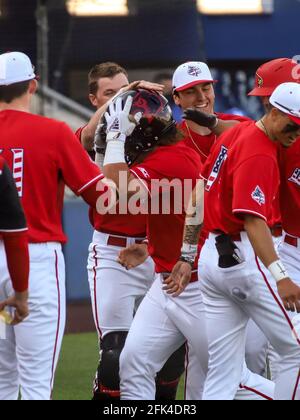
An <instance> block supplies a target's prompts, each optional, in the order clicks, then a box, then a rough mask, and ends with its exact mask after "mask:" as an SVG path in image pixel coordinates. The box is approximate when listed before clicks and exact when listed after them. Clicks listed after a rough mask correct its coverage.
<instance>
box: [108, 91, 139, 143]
mask: <svg viewBox="0 0 300 420" xmlns="http://www.w3.org/2000/svg"><path fill="white" fill-rule="evenodd" d="M132 101H133V98H132V97H131V96H129V97H128V98H127V100H126V102H125V105H124V106H123V104H122V98H117V99H116V100H115V101H114V102H113V103H111V104H110V106H109V112H106V113H105V119H106V123H107V130H106V133H107V137H106V141H107V142H109V141H111V140H120V141H123V142H125V140H126V137H127V136H130V135H131V134H132V132H133V131H134V129H135V127H136V126H137V125H138V124H139V122H140V119H141V118H142V113H140V112H139V113H137V114H136V115H135V116H134V117H133V116H132V115H130V110H131V106H132Z"/></svg>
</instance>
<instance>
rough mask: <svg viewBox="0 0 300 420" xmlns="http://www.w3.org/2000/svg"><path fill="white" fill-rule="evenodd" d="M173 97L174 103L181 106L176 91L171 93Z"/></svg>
mask: <svg viewBox="0 0 300 420" xmlns="http://www.w3.org/2000/svg"><path fill="white" fill-rule="evenodd" d="M173 99H174V102H175V104H176V105H177V106H180V107H181V104H180V98H179V94H178V93H177V92H176V91H175V92H174V93H173Z"/></svg>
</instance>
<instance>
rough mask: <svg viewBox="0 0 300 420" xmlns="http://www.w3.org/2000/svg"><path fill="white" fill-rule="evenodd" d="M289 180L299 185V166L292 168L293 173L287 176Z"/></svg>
mask: <svg viewBox="0 0 300 420" xmlns="http://www.w3.org/2000/svg"><path fill="white" fill-rule="evenodd" d="M289 181H290V182H293V183H294V184H297V185H299V187H300V168H297V169H295V170H294V172H293V175H292V176H291V177H290V178H289Z"/></svg>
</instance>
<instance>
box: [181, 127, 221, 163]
mask: <svg viewBox="0 0 300 420" xmlns="http://www.w3.org/2000/svg"><path fill="white" fill-rule="evenodd" d="M184 125H185V128H186V130H187V133H188V135H189V138H190V139H191V141H192V143H193V145H194V146H195V147H196V149H197V150H198V151H199V153H200V154H201V155H202V156H204V157H205V159H207V158H208V155H206V154H205V153H204V152H202V150H201V149H200V147H199V146H198V144H197V143H196V141H195V140H194V138H193V136H192V133H191V130H190V127H189V126H188V124H187V122H186V121H185V122H184ZM216 139H217V136H215V141H216Z"/></svg>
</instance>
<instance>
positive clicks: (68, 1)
mask: <svg viewBox="0 0 300 420" xmlns="http://www.w3.org/2000/svg"><path fill="white" fill-rule="evenodd" d="M299 16H300V0H127V1H126V0H107V1H106V0H0V52H1V53H3V52H7V51H15V50H17V51H23V52H25V53H26V54H28V55H29V56H30V57H31V58H32V61H33V62H34V63H36V67H37V72H38V74H39V76H40V93H39V95H38V97H37V99H36V101H35V104H34V112H36V113H40V114H45V115H47V116H50V117H54V118H57V119H61V120H64V121H66V122H67V123H68V124H69V125H70V126H71V127H72V128H73V129H74V130H75V129H77V128H78V127H80V126H81V125H83V124H85V123H86V121H87V120H88V119H89V117H90V116H91V115H92V111H93V110H92V108H90V106H89V102H88V99H87V73H88V71H89V70H90V68H91V67H92V66H93V65H94V64H96V63H100V62H104V61H116V62H118V63H119V64H121V65H122V66H124V67H125V68H126V69H128V71H129V76H130V79H131V80H139V79H146V80H151V81H153V80H154V79H155V76H156V75H157V74H158V73H161V72H163V73H170V74H172V72H173V71H174V69H175V68H176V67H177V66H178V65H179V64H181V63H183V62H185V61H190V60H195V61H207V62H208V64H209V65H210V67H211V68H213V71H214V76H215V78H216V79H217V80H218V81H219V82H218V84H217V85H216V94H217V102H216V110H217V111H221V112H222V111H223V112H228V111H229V112H230V111H231V112H236V113H237V112H239V113H243V114H246V115H249V116H250V117H253V118H256V117H257V116H258V115H259V114H260V112H261V109H260V104H259V102H258V101H257V99H256V98H248V97H247V92H248V91H249V90H250V89H251V87H252V86H253V83H254V74H255V70H256V68H257V67H258V66H259V65H260V64H261V63H263V62H264V61H267V60H270V59H273V58H278V57H295V56H298V54H300V47H299V39H300V36H299V32H300V26H299ZM298 58H299V60H300V57H298ZM232 110H234V111H232ZM178 118H180V116H178ZM41 141H42V139H41ZM87 211H88V210H87V208H86V206H85V205H84V204H83V203H82V201H81V200H78V199H75V198H74V197H73V196H72V195H67V196H66V206H65V210H64V226H65V230H66V232H67V234H68V236H69V243H68V245H67V246H65V250H64V251H65V256H66V267H67V298H68V303H69V311H68V324H67V332H82V331H85V332H87V331H94V327H93V322H92V318H91V311H90V308H89V291H88V283H87V275H86V259H87V249H88V244H89V242H90V240H91V237H92V229H91V227H90V226H89V224H88V219H87ZM81 340H82V342H77V343H78V346H77V347H76V348H77V349H78V350H77V351H72V348H73V349H74V345H75V344H74V342H75V341H74V342H73V341H72V337H70V338H69V341H66V342H65V343H66V344H65V348H64V352H63V359H62V360H63V363H62V364H61V366H63V368H62V367H60V370H59V372H58V381H57V382H58V383H59V385H58V387H60V386H61V390H63V389H64V385H63V384H64V378H65V375H68V374H70V372H69V370H72V368H74V366H80V367H81V368H82V369H86V371H89V369H90V368H89V367H88V366H86V367H84V360H86V355H84V356H85V357H82V360H81V359H78V360H77V359H76V358H75V359H72V358H71V359H69V357H68V356H67V355H69V354H70V353H72V354H73V355H77V356H76V357H80V354H79V356H78V352H80V345H82V346H85V347H87V346H88V343H94V342H96V340H95V336H94V335H93V334H92V335H88V336H86V335H83V336H82V337H81ZM92 347H93V349H91V351H94V352H96V349H95V348H94V345H93V346H92ZM74 357H75V356H74ZM96 357H97V354H96V353H93V354H92V355H90V357H88V358H89V360H92V363H91V365H92V367H93V369H94V366H95V362H94V359H95V358H96ZM68 369H69V370H68ZM82 374H83V376H84V373H83V372H82ZM90 374H91V375H93V370H92V372H90ZM77 377H78V375H77ZM90 380H91V378H89V379H88V380H87V381H88V383H89V384H90ZM85 386H86V387H87V386H89V385H87V383H86V384H85V385H84V384H83V385H82V386H81V385H79V388H81V389H82V388H83V389H85V388H84V387H85ZM56 392H58V394H59V395H60V397H62V395H63V394H62V393H60V392H59V391H56ZM61 392H63V391H61ZM58 394H57V395H58ZM83 394H84V391H83ZM65 396H66V397H68V395H65ZM82 396H83V395H81V394H80V395H78V398H80V397H82ZM86 397H88V395H86Z"/></svg>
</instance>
